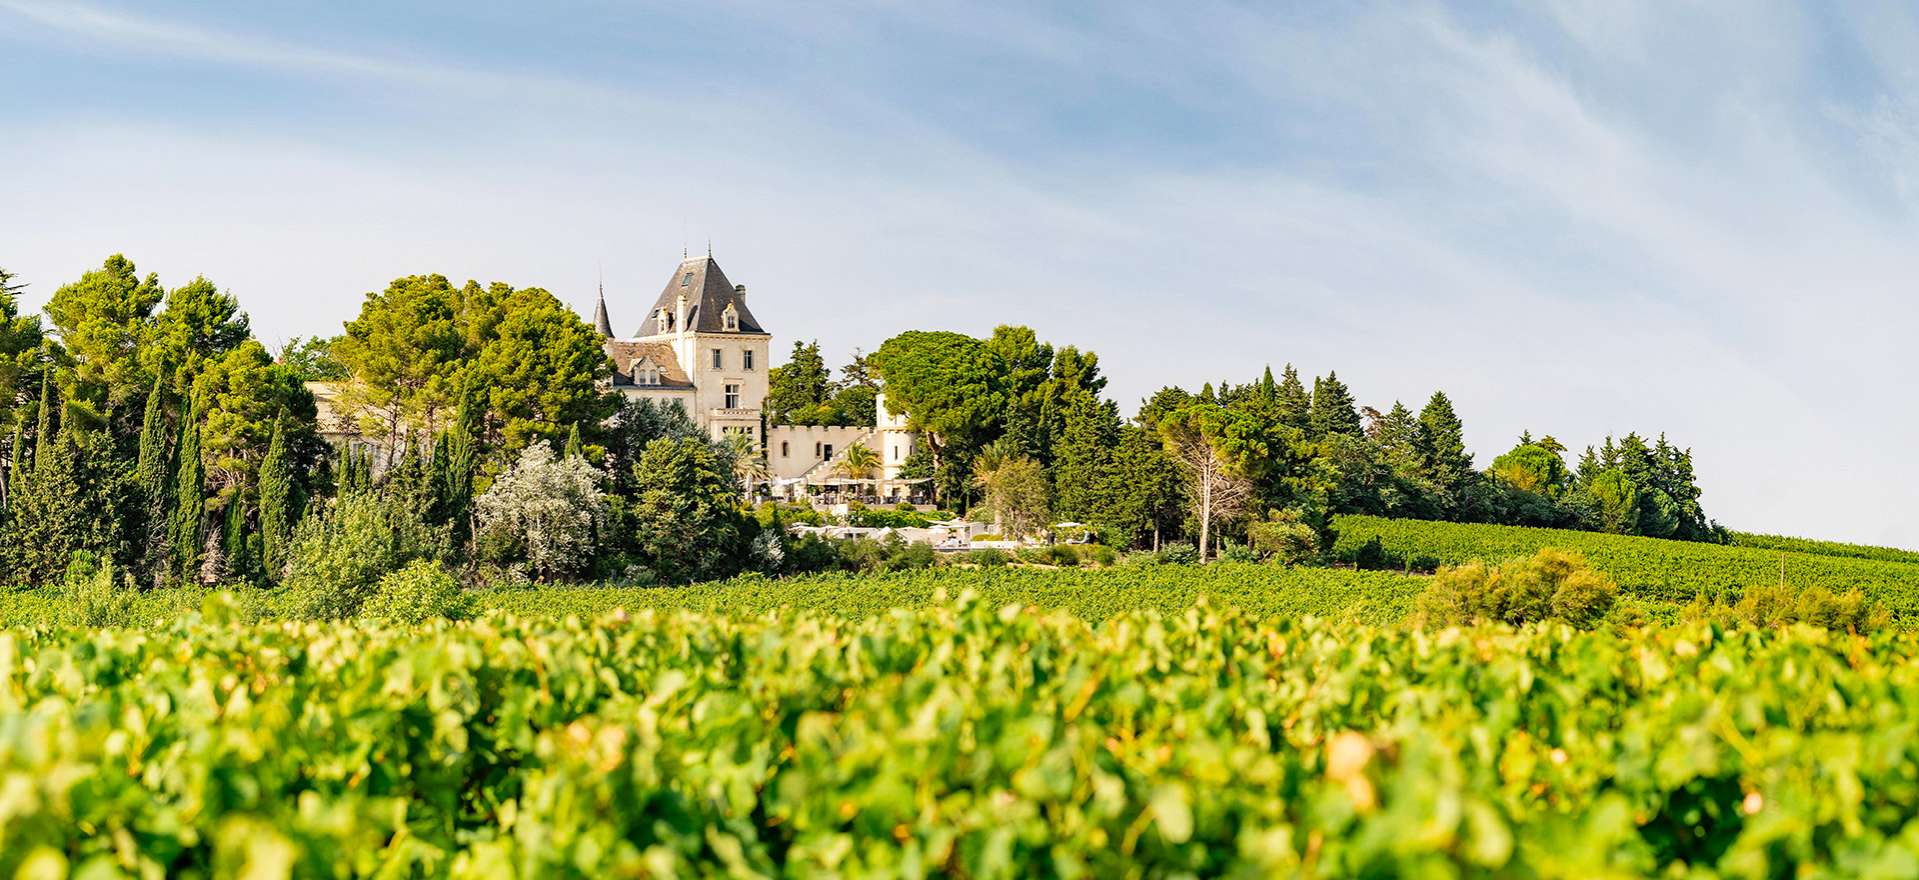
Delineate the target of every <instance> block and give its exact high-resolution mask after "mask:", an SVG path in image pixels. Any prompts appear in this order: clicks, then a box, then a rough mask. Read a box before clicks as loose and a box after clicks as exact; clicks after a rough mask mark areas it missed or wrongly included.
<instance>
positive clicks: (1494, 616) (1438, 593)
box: [1419, 548, 1619, 629]
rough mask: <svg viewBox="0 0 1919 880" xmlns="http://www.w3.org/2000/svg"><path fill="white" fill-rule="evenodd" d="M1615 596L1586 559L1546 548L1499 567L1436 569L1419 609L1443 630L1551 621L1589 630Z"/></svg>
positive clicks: (1606, 580) (1473, 565)
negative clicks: (1444, 628)
mask: <svg viewBox="0 0 1919 880" xmlns="http://www.w3.org/2000/svg"><path fill="white" fill-rule="evenodd" d="M1618 594H1619V586H1618V585H1617V584H1615V583H1613V581H1612V579H1611V578H1609V577H1606V576H1605V575H1604V574H1602V573H1600V572H1596V571H1594V570H1592V568H1591V567H1589V566H1588V565H1587V564H1586V559H1585V557H1583V556H1580V555H1579V554H1577V553H1572V552H1568V551H1565V550H1557V549H1552V548H1546V549H1543V550H1540V551H1539V552H1538V553H1536V554H1534V555H1533V556H1531V557H1528V558H1525V559H1515V560H1512V561H1509V562H1505V563H1502V564H1499V565H1487V564H1485V563H1483V562H1472V563H1467V564H1465V565H1460V566H1454V567H1450V568H1443V569H1440V571H1439V575H1438V576H1437V577H1435V578H1434V579H1433V585H1432V586H1431V587H1430V588H1428V589H1427V591H1426V593H1425V594H1424V595H1422V596H1421V597H1420V602H1419V607H1420V610H1421V612H1423V613H1424V614H1425V615H1426V617H1427V619H1428V620H1429V621H1430V622H1433V623H1437V624H1443V625H1448V626H1462V625H1471V624H1479V623H1506V624H1511V625H1514V626H1517V625H1520V624H1526V623H1538V622H1542V621H1548V620H1552V621H1560V622H1563V623H1568V624H1571V625H1573V626H1576V627H1579V628H1581V629H1590V628H1592V627H1594V626H1596V625H1598V623H1599V622H1600V621H1601V620H1603V619H1605V617H1606V614H1607V612H1609V611H1611V610H1612V605H1613V601H1614V599H1615V598H1617V596H1618Z"/></svg>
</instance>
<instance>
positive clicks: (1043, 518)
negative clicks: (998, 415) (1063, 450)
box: [975, 454, 1052, 539]
mask: <svg viewBox="0 0 1919 880" xmlns="http://www.w3.org/2000/svg"><path fill="white" fill-rule="evenodd" d="M975 479H976V480H978V481H979V486H980V489H981V490H982V491H983V493H984V494H985V496H986V509H987V510H989V511H991V512H992V515H993V522H994V523H995V524H996V525H997V527H998V529H999V531H1000V533H1001V534H1004V535H1006V536H1008V537H1011V538H1015V539H1019V538H1025V537H1027V536H1029V535H1033V534H1036V533H1037V532H1039V530H1040V529H1043V528H1045V527H1046V523H1047V520H1048V519H1049V518H1050V517H1051V511H1052V497H1051V495H1052V493H1051V491H1050V489H1051V487H1049V486H1048V485H1047V482H1046V472H1045V471H1044V470H1042V469H1041V468H1040V464H1039V462H1038V461H1037V460H1035V459H1033V458H1030V457H1028V456H1024V455H1013V456H1000V455H997V454H993V455H989V456H985V457H983V460H982V461H981V463H980V465H979V467H978V469H977V476H976V477H975Z"/></svg>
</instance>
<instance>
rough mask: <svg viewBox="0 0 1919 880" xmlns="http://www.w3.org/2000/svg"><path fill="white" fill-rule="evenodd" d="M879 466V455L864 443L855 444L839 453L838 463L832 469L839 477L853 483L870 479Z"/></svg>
mask: <svg viewBox="0 0 1919 880" xmlns="http://www.w3.org/2000/svg"><path fill="white" fill-rule="evenodd" d="M879 466H880V454H879V453H877V452H874V451H873V449H872V447H869V446H867V445H866V444H864V443H855V444H853V445H851V446H848V447H846V449H845V450H844V451H842V452H841V453H840V463H839V465H838V466H837V467H835V468H834V470H835V471H837V472H838V473H839V475H840V476H841V477H844V478H846V479H847V480H851V481H855V482H863V481H865V480H867V479H868V478H870V477H871V476H872V474H873V471H874V470H876V469H878V468H879Z"/></svg>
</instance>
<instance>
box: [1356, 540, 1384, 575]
mask: <svg viewBox="0 0 1919 880" xmlns="http://www.w3.org/2000/svg"><path fill="white" fill-rule="evenodd" d="M1353 567H1354V568H1357V569H1359V570H1361V571H1378V570H1381V569H1386V568H1391V567H1393V562H1392V559H1391V558H1389V557H1388V556H1387V555H1386V545H1385V544H1382V543H1380V540H1379V536H1378V535H1374V536H1373V537H1372V538H1371V539H1370V540H1368V541H1367V542H1366V543H1364V544H1361V545H1359V549H1358V550H1354V551H1353Z"/></svg>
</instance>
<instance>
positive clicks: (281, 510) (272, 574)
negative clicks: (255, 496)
mask: <svg viewBox="0 0 1919 880" xmlns="http://www.w3.org/2000/svg"><path fill="white" fill-rule="evenodd" d="M286 434H287V416H286V411H284V410H282V411H281V412H280V414H279V416H277V417H276V418H274V420H273V439H272V440H270V441H268V442H267V454H266V458H264V459H261V461H260V561H261V563H262V565H263V566H264V567H265V575H266V580H267V582H269V583H277V582H278V581H279V580H280V574H281V573H282V572H284V571H286V563H287V541H288V540H289V539H290V538H291V537H292V535H293V524H294V523H295V522H297V521H298V520H299V512H298V511H297V510H295V509H294V508H295V506H296V502H297V499H296V498H294V497H293V474H292V473H291V471H290V470H289V468H288V464H287V437H286Z"/></svg>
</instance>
